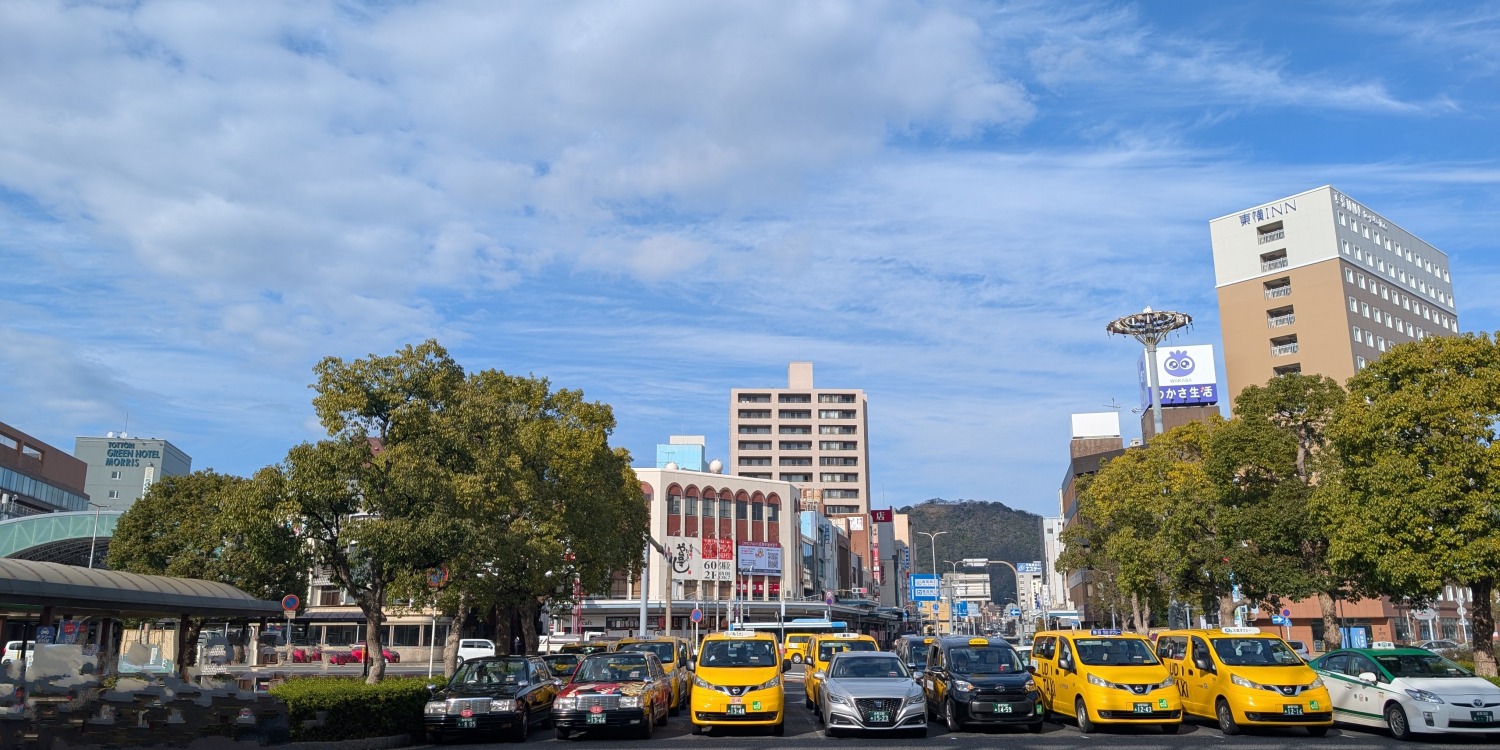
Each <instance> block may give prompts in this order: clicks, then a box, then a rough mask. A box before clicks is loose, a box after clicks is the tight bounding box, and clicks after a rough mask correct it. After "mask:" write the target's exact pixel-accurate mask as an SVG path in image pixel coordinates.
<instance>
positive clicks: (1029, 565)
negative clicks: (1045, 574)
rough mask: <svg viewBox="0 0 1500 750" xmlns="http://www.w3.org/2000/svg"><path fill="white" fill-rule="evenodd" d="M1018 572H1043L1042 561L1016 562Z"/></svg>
mask: <svg viewBox="0 0 1500 750" xmlns="http://www.w3.org/2000/svg"><path fill="white" fill-rule="evenodd" d="M1016 572H1017V573H1041V572H1042V564H1041V562H1023V563H1016Z"/></svg>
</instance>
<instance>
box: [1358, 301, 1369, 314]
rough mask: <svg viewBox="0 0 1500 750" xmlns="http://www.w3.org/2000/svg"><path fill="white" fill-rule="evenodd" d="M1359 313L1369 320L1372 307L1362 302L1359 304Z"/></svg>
mask: <svg viewBox="0 0 1500 750" xmlns="http://www.w3.org/2000/svg"><path fill="white" fill-rule="evenodd" d="M1359 311H1360V313H1362V314H1363V315H1364V316H1365V317H1366V318H1368V317H1370V306H1369V305H1368V304H1366V303H1364V302H1361V303H1359Z"/></svg>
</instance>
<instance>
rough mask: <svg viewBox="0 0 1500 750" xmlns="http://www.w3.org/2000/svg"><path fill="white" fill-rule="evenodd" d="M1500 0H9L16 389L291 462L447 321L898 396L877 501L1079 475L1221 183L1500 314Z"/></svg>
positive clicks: (2, 150) (718, 373)
mask: <svg viewBox="0 0 1500 750" xmlns="http://www.w3.org/2000/svg"><path fill="white" fill-rule="evenodd" d="M1497 61H1500V4H1496V3H1482V2H1471V3H1430V4H1425V3H1415V2H1378V1H1375V2H1372V0H1359V1H1358V2H1301V1H1299V2H1270V3H1268V2H1243V3H1235V2H1215V3H1203V2H1195V1H1185V2H1142V3H1116V2H1099V3H1087V2H1069V3H1059V2H1050V1H1047V0H1038V1H1037V2H1015V3H1008V2H993V3H991V2H878V1H876V0H857V1H855V0H851V1H849V2H834V1H830V2H785V3H781V2H769V1H767V0H747V1H745V2H713V3H705V2H698V1H695V0H684V1H682V2H666V1H664V2H646V1H642V2H604V3H589V2H561V1H559V0H546V1H545V2H535V3H523V2H508V3H482V2H456V3H418V2H412V3H407V2H370V3H358V2H334V3H305V2H288V3H284V4H277V3H273V2H255V3H226V2H217V1H216V2H203V3H194V2H151V1H144V0H143V1H141V2H94V3H91V2H68V3H50V2H30V1H27V0H12V1H10V2H5V3H0V113H3V116H0V367H3V375H0V421H4V422H7V423H9V424H12V425H14V426H15V427H17V428H19V429H21V430H24V431H26V432H29V433H31V434H33V435H35V436H37V437H39V438H41V439H43V440H46V441H48V442H51V443H53V444H54V445H58V446H60V447H63V448H66V449H71V448H72V445H73V438H74V436H77V435H99V434H103V433H104V432H105V431H107V430H121V429H125V427H126V421H127V419H128V425H129V430H130V432H131V433H133V434H138V435H142V436H157V437H164V438H167V439H170V440H171V441H173V442H174V443H175V444H177V445H178V446H180V447H181V448H183V449H184V450H186V451H187V452H188V453H189V454H191V455H192V456H193V464H194V467H195V468H204V467H213V468H215V469H218V470H221V471H229V472H235V473H248V472H251V471H254V470H255V469H257V468H259V467H260V466H263V465H265V464H268V463H271V462H274V461H276V460H278V459H280V458H281V457H282V456H283V455H284V454H285V452H286V449H287V448H288V447H290V446H291V445H293V444H295V443H297V442H300V441H302V440H307V439H313V438H315V437H317V436H318V435H319V430H318V428H317V425H316V424H315V422H314V420H313V419H312V413H311V407H310V405H309V398H310V392H309V391H308V389H307V386H308V384H309V383H310V382H311V379H312V373H311V368H312V366H313V364H314V363H315V362H316V361H317V360H318V359H319V358H321V357H323V356H326V355H338V356H343V357H356V356H363V355H366V354H369V353H372V352H374V353H380V354H387V353H391V352H393V351H394V350H395V349H396V348H397V347H399V346H401V345H403V344H406V343H411V342H417V341H421V340H423V339H426V338H436V339H438V340H439V341H440V342H442V343H443V344H444V345H445V346H447V347H448V348H449V349H450V350H451V351H452V352H453V354H454V355H455V356H456V357H457V358H458V360H459V361H460V362H461V363H462V364H463V365H464V366H465V367H466V368H468V369H484V368H498V369H502V370H506V371H509V372H516V373H535V374H537V375H543V376H546V377H548V378H550V379H552V381H553V382H554V383H555V384H556V385H559V386H566V387H573V388H582V389H583V390H584V391H585V393H586V394H587V395H588V396H590V397H592V398H596V399H600V400H604V401H607V402H609V403H610V404H612V405H613V406H614V408H615V413H616V415H617V417H618V419H619V429H618V431H617V433H616V439H617V442H618V443H619V444H620V445H623V446H625V447H627V448H629V449H630V450H631V451H632V452H633V453H635V455H636V456H637V459H638V462H644V463H649V462H650V461H651V460H652V456H653V453H654V446H655V444H656V443H658V442H665V439H666V437H667V436H668V435H670V434H674V433H675V434H682V433H686V434H704V435H707V436H708V442H709V448H710V452H711V454H713V455H717V456H727V453H728V436H727V430H728V428H727V424H728V413H729V405H728V394H729V389H730V388H733V387H757V386H766V387H774V386H777V385H781V384H783V383H784V379H785V376H786V363H787V362H788V361H791V360H812V361H814V362H815V363H816V368H817V381H818V384H819V385H821V386H826V387H856V388H863V389H865V390H866V391H867V392H868V394H869V396H870V402H871V406H870V420H871V447H872V451H871V453H872V456H871V460H872V467H871V471H872V475H873V477H874V483H875V492H874V495H875V505H876V506H883V505H886V504H894V505H903V504H906V503H909V502H913V501H920V500H922V499H925V498H928V497H945V498H949V499H953V498H976V499H993V500H1003V501H1005V502H1007V503H1009V504H1011V505H1013V506H1017V507H1021V508H1026V509H1029V510H1033V511H1037V512H1055V509H1056V502H1057V487H1058V484H1059V482H1060V480H1061V478H1062V475H1063V472H1064V468H1065V466H1066V460H1067V439H1068V414H1069V413H1071V412H1081V411H1100V410H1102V409H1103V407H1104V405H1106V404H1110V403H1112V402H1118V403H1120V404H1123V405H1125V407H1126V408H1125V409H1124V410H1122V418H1123V421H1124V422H1125V423H1126V425H1127V427H1126V432H1127V435H1129V434H1137V433H1138V428H1134V427H1131V426H1130V425H1131V424H1132V423H1133V422H1134V420H1135V419H1136V417H1135V416H1134V415H1132V414H1130V412H1129V407H1130V406H1132V405H1134V404H1135V402H1136V384H1135V371H1134V362H1135V358H1136V356H1137V351H1138V349H1137V347H1136V346H1135V345H1134V344H1133V343H1130V342H1126V341H1123V340H1119V339H1111V338H1109V337H1107V336H1106V335H1105V333H1104V324H1105V322H1106V321H1108V320H1109V319H1110V318H1113V317H1115V316H1118V315H1121V314H1124V313H1127V312H1131V311H1135V310H1139V309H1140V308H1141V307H1142V306H1144V305H1148V304H1149V305H1153V306H1155V307H1157V308H1173V309H1179V310H1183V311H1186V312H1189V313H1191V314H1192V315H1193V316H1194V317H1195V318H1196V325H1195V327H1194V329H1193V330H1192V331H1191V332H1190V333H1189V334H1188V335H1186V336H1182V337H1179V338H1178V339H1177V340H1178V341H1179V342H1182V343H1214V344H1217V343H1218V339H1219V323H1218V313H1217V309H1216V303H1215V297H1214V291H1213V267H1212V259H1211V256H1210V252H1209V245H1208V226H1207V222H1208V220H1209V219H1211V218H1214V217H1217V216H1221V215H1224V214H1228V213H1231V212H1233V211H1235V210H1237V209H1241V208H1246V207H1249V206H1253V205H1255V204H1259V203H1263V202H1266V201H1268V200H1271V199H1273V198H1278V197H1281V196H1285V195H1290V194H1293V193H1297V192H1301V191H1303V190H1307V189H1310V188H1314V187H1317V186H1320V185H1324V184H1333V185H1334V186H1335V187H1338V188H1339V189H1341V190H1344V191H1346V192H1348V193H1349V194H1350V195H1351V196H1353V197H1354V198H1356V199H1358V200H1360V201H1362V202H1363V203H1365V204H1366V205H1367V206H1368V207H1370V208H1371V209H1373V210H1375V211H1378V212H1380V213H1382V214H1384V215H1385V216H1386V217H1388V218H1391V219H1394V220H1395V221H1396V222H1398V223H1400V224H1401V225H1402V226H1404V227H1405V228H1406V229H1408V230H1410V231H1412V232H1414V233H1416V234H1417V235H1419V236H1421V237H1422V238H1424V239H1425V240H1427V241H1428V242H1431V243H1432V244H1434V245H1436V246H1438V247H1439V248H1441V249H1443V250H1445V251H1446V252H1447V253H1448V254H1449V255H1450V257H1451V259H1452V260H1451V265H1452V269H1453V283H1454V286H1455V287H1456V297H1457V302H1458V307H1459V311H1460V319H1461V321H1462V323H1463V326H1464V328H1465V329H1467V330H1480V329H1483V330H1494V329H1496V328H1500V295H1496V294H1495V290H1496V289H1497V284H1496V282H1497V280H1500V255H1497V254H1496V253H1495V252H1494V250H1493V248H1494V246H1495V242H1496V240H1495V238H1496V237H1500V210H1497V207H1500V148H1497V145H1496V143H1497V140H1500V138H1497V137H1496V136H1497V134H1500V85H1497V82H1500V62H1497Z"/></svg>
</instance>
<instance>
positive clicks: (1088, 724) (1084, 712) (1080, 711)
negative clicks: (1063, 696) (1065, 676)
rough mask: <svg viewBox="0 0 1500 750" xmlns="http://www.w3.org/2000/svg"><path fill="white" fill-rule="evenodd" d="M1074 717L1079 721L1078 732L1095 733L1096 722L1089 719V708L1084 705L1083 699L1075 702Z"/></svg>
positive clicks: (1077, 699) (1076, 699)
mask: <svg viewBox="0 0 1500 750" xmlns="http://www.w3.org/2000/svg"><path fill="white" fill-rule="evenodd" d="M1073 716H1074V718H1076V719H1078V731H1080V732H1083V733H1084V734H1093V733H1094V729H1095V727H1094V720H1093V719H1090V718H1089V707H1088V706H1086V705H1084V703H1083V699H1082V698H1075V699H1074V700H1073Z"/></svg>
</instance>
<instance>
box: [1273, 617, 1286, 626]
mask: <svg viewBox="0 0 1500 750" xmlns="http://www.w3.org/2000/svg"><path fill="white" fill-rule="evenodd" d="M1271 624H1272V625H1285V624H1286V618H1285V617H1282V616H1281V615H1271Z"/></svg>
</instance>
